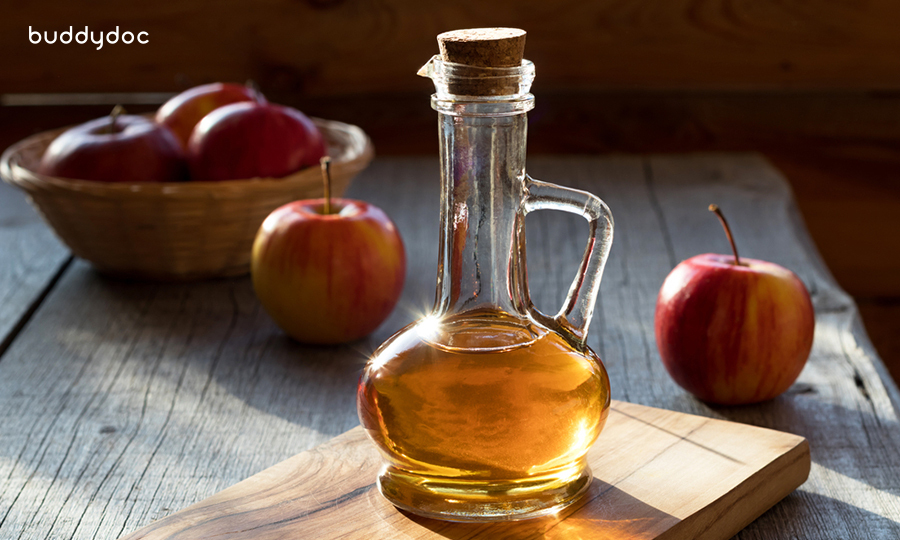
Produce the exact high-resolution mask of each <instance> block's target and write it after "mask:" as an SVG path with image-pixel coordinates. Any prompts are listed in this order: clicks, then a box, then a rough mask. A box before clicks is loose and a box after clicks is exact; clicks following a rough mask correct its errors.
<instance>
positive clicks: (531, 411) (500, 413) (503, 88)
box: [357, 28, 613, 521]
mask: <svg viewBox="0 0 900 540" xmlns="http://www.w3.org/2000/svg"><path fill="white" fill-rule="evenodd" d="M438 40H439V42H440V43H441V48H442V50H444V49H447V50H446V51H445V52H447V56H448V57H447V58H443V57H438V56H435V57H434V58H432V60H431V61H430V62H429V63H428V64H426V65H425V67H423V68H422V70H421V71H420V74H421V75H425V76H427V77H431V78H432V79H433V80H434V83H435V89H436V93H435V94H434V95H433V96H432V100H431V103H432V106H433V107H434V108H435V109H436V110H437V111H438V113H439V118H440V122H439V126H440V148H441V214H440V218H441V241H440V246H439V250H438V276H437V293H436V299H435V305H434V308H433V310H432V312H431V314H430V315H429V316H427V317H425V318H423V319H421V320H420V321H418V322H416V323H413V324H411V325H409V326H407V327H406V328H404V329H403V330H401V331H400V332H398V333H397V334H395V335H394V336H393V337H391V338H390V339H388V340H387V341H386V342H385V343H384V344H383V345H381V347H379V348H378V350H377V351H375V353H374V354H373V355H372V357H371V358H370V359H369V362H368V363H367V364H366V368H365V370H364V371H363V374H362V376H361V378H360V381H359V387H358V390H357V406H358V410H359V418H360V422H361V423H362V425H363V426H364V428H365V429H366V432H367V433H368V435H369V437H370V438H371V439H372V441H373V442H374V443H375V446H376V447H377V448H378V449H379V451H380V452H381V455H382V457H383V458H384V467H383V468H382V470H381V473H380V475H379V478H378V487H379V489H380V491H381V493H382V495H384V496H385V497H386V498H387V499H388V500H389V501H391V502H392V503H393V504H395V505H396V506H398V507H400V508H403V509H405V510H407V511H409V512H412V513H415V514H419V515H423V516H427V517H431V518H437V519H445V520H450V521H496V520H515V519H526V518H531V517H536V516H541V515H546V514H550V513H553V512H556V511H558V510H560V509H561V508H563V507H565V506H566V505H568V504H571V503H572V502H574V501H575V500H577V499H578V497H579V496H580V495H581V494H582V493H584V492H585V491H586V490H587V488H588V486H589V485H590V483H591V471H590V469H589V468H588V465H587V459H586V455H587V452H588V449H589V448H590V447H591V445H592V444H593V443H594V441H595V440H596V438H597V436H598V435H599V434H600V430H601V429H602V428H603V425H604V423H605V422H606V416H607V413H608V411H609V403H610V392H609V378H608V377H607V374H606V370H605V369H604V367H603V364H602V363H601V362H600V359H599V358H598V357H597V355H595V354H594V353H593V352H592V351H591V350H590V348H588V347H587V345H586V344H585V338H586V335H587V329H588V325H589V324H590V320H591V315H592V313H593V309H594V302H595V300H596V297H597V292H598V290H599V286H600V276H601V274H602V273H603V266H604V264H605V263H606V258H607V256H608V255H609V248H610V246H611V244H612V229H613V224H612V216H611V214H610V213H609V209H608V208H607V207H606V205H605V204H604V203H603V201H601V200H600V199H599V198H597V197H596V196H594V195H591V194H590V193H587V192H584V191H578V190H574V189H569V188H565V187H562V186H557V185H554V184H548V183H546V182H539V181H537V180H534V179H532V178H531V177H529V176H528V175H527V174H525V134H526V127H527V117H526V113H527V112H528V111H529V110H530V109H531V108H532V107H533V106H534V96H532V95H531V94H530V93H528V90H529V87H530V85H531V81H532V79H533V77H534V65H533V64H531V62H528V61H527V60H522V57H521V52H522V47H523V46H524V40H525V33H524V32H523V31H521V30H515V29H509V28H494V29H478V30H462V31H458V32H449V33H447V34H442V35H441V36H438ZM470 45H471V46H472V47H474V49H470V48H469V47H468V46H470ZM450 49H452V50H453V51H455V52H452V54H451V51H450ZM469 53H472V54H469ZM470 60H472V61H473V62H477V63H474V64H469V63H468V62H469V61H470ZM544 209H550V210H561V211H564V212H571V213H575V214H579V215H581V216H583V217H584V218H585V219H586V220H587V221H588V225H589V241H588V245H587V248H586V249H585V253H584V257H583V259H582V261H581V267H580V268H579V271H578V275H576V276H575V279H574V280H573V282H572V286H571V287H570V288H569V293H568V295H567V297H566V300H565V303H564V305H563V306H562V309H560V311H559V313H557V314H555V315H552V316H551V315H546V314H544V313H542V312H541V311H540V310H538V309H537V308H536V307H535V306H534V305H533V304H532V302H531V299H530V296H529V292H528V276H527V271H526V270H527V265H526V262H525V247H526V242H525V227H524V223H525V216H526V215H527V214H528V213H529V212H533V211H536V210H544Z"/></svg>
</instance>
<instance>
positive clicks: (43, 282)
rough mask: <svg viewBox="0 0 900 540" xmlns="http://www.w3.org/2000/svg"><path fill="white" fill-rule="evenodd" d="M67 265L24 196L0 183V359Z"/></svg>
mask: <svg viewBox="0 0 900 540" xmlns="http://www.w3.org/2000/svg"><path fill="white" fill-rule="evenodd" d="M68 261H69V252H68V250H66V248H65V247H64V246H63V245H62V244H61V243H60V242H59V240H57V239H56V238H55V237H54V236H53V233H51V232H50V230H49V229H47V227H46V226H44V224H43V223H42V222H41V219H40V217H39V216H38V214H37V212H35V211H34V209H33V208H32V207H31V206H30V205H28V204H27V203H26V201H25V196H24V195H23V194H22V193H21V192H20V191H19V190H17V189H15V188H13V187H12V186H10V185H7V184H6V183H4V182H2V181H0V357H2V355H3V352H4V351H5V350H6V348H7V347H8V346H9V344H10V343H11V342H12V340H13V339H14V338H15V336H16V334H17V333H18V332H19V330H21V328H22V326H23V325H24V324H26V323H27V321H28V318H29V317H30V316H31V314H32V312H33V311H34V310H35V309H37V307H38V305H39V304H40V302H41V300H42V299H43V297H44V294H45V293H46V292H47V291H48V290H49V288H51V287H52V285H53V283H55V281H56V277H57V275H58V274H59V272H60V271H61V270H62V269H63V267H64V266H65V264H66V263H67V262H68Z"/></svg>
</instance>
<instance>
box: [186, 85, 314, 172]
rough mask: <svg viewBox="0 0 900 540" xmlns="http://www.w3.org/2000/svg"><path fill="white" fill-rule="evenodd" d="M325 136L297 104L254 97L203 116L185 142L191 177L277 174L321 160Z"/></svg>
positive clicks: (302, 167) (298, 168)
mask: <svg viewBox="0 0 900 540" xmlns="http://www.w3.org/2000/svg"><path fill="white" fill-rule="evenodd" d="M325 151H326V147H325V140H324V138H323V137H322V134H321V133H320V132H319V130H318V128H317V127H316V125H315V124H313V122H312V120H310V119H309V118H307V117H306V115H304V114H303V113H301V112H300V111H298V110H297V109H293V108H291V107H285V106H282V105H276V104H274V103H269V102H267V101H266V100H265V98H263V97H262V96H258V97H257V99H256V100H255V101H248V102H241V103H232V104H231V105H225V106H224V107H220V108H218V109H216V110H214V111H213V112H211V113H209V114H207V115H206V116H204V117H203V119H202V120H201V121H200V123H199V124H197V126H196V127H195V128H194V132H193V134H192V135H191V140H190V142H189V144H188V163H189V165H190V171H191V179H192V180H207V181H209V180H237V179H245V178H281V177H283V176H287V175H289V174H291V173H294V172H296V171H299V170H300V169H305V168H306V167H310V166H312V165H316V164H317V163H319V160H320V159H321V158H322V157H323V156H325Z"/></svg>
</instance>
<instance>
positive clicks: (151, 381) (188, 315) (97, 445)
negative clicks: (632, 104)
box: [0, 155, 900, 540]
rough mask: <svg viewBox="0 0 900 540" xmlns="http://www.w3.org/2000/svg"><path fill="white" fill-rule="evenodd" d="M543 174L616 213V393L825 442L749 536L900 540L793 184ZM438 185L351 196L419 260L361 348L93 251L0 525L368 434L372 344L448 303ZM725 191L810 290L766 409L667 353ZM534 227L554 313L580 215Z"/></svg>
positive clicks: (854, 336)
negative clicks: (314, 344) (317, 337)
mask: <svg viewBox="0 0 900 540" xmlns="http://www.w3.org/2000/svg"><path fill="white" fill-rule="evenodd" d="M529 171H530V172H531V173H532V174H533V175H534V176H535V177H537V178H542V179H545V180H548V181H553V182H558V183H564V184H568V185H574V186H576V187H583V188H588V189H590V190H592V191H594V192H596V193H597V194H599V195H600V196H601V197H603V198H604V199H606V200H607V202H608V203H609V204H610V207H611V208H612V210H613V212H614V214H615V217H616V226H617V232H616V241H615V244H614V247H613V253H612V256H611V260H610V263H609V265H608V267H607V275H606V277H605V278H604V283H603V286H602V288H601V300H600V303H599V304H598V309H597V312H596V314H595V315H596V316H595V319H594V321H593V326H592V330H591V335H590V337H589V342H590V344H591V346H592V347H594V348H595V350H597V351H598V352H599V353H600V354H601V355H602V357H603V359H604V362H605V363H606V366H607V368H608V369H609V372H610V376H611V380H612V384H613V394H614V397H615V398H617V399H623V400H626V401H633V402H636V403H641V404H645V405H651V406H655V407H661V408H666V409H671V410H677V411H682V412H689V413H695V414H701V415H705V416H711V417H716V418H725V419H730V420H738V421H743V422H748V423H751V424H756V425H760V426H764V427H771V428H775V429H779V430H783V431H790V432H794V433H798V434H800V435H803V436H805V437H807V438H808V439H809V440H810V445H811V451H812V458H813V462H814V463H813V470H812V474H811V477H810V480H809V482H807V484H806V485H805V486H804V487H803V488H801V490H800V491H798V492H797V493H796V494H793V495H791V496H789V497H788V498H787V499H786V500H785V501H783V502H782V503H780V504H778V505H776V507H775V508H773V509H772V510H771V511H769V512H768V513H766V514H765V515H763V516H762V517H761V518H760V519H758V520H756V521H755V522H754V523H752V524H751V525H750V526H749V527H748V528H747V529H746V530H745V531H744V532H742V533H741V534H740V535H739V538H742V539H773V538H785V537H791V536H792V535H793V536H796V537H803V538H824V539H828V538H848V537H853V538H895V537H896V535H897V532H898V531H900V506H898V505H900V502H898V501H900V496H898V495H900V486H898V484H897V482H898V478H897V475H896V472H895V471H896V470H898V466H900V463H898V459H900V458H898V455H900V452H898V449H900V440H898V437H900V430H898V429H897V427H898V419H897V408H896V404H892V403H891V396H892V395H896V388H895V387H894V386H893V383H890V382H885V380H883V378H882V377H879V375H883V374H881V373H879V370H881V369H882V368H881V367H880V363H879V361H878V359H877V357H876V356H874V354H872V352H871V349H870V348H869V346H868V343H867V340H866V338H865V334H864V332H863V331H862V329H861V327H859V326H858V319H857V318H856V315H855V310H854V308H853V304H852V302H851V301H850V300H849V298H848V297H846V295H844V294H843V293H841V292H840V290H839V289H837V288H836V287H835V286H834V283H833V281H832V280H831V278H830V277H829V276H828V274H827V271H825V270H824V268H823V267H821V265H820V263H819V261H818V259H817V257H816V255H815V253H814V251H812V250H811V248H810V247H809V245H808V244H807V243H806V239H805V236H804V235H803V232H802V225H801V224H798V223H797V222H796V215H795V213H794V210H793V205H792V202H791V200H790V197H789V193H788V192H787V191H786V189H785V187H784V182H783V179H781V178H780V177H779V176H778V175H777V174H776V173H774V172H773V171H772V169H771V168H770V167H769V166H768V165H767V164H766V163H765V162H763V161H762V160H760V159H759V158H755V157H747V156H734V155H731V156H720V155H706V156H688V157H668V158H653V159H641V158H637V157H626V156H622V157H610V158H605V159H598V158H565V159H559V158H541V159H533V160H530V161H529ZM437 176H438V166H437V162H436V160H434V159H431V158H427V159H387V160H377V161H376V163H375V164H374V165H373V166H372V167H371V168H370V170H368V171H366V172H365V173H364V174H363V175H362V176H361V177H360V178H359V179H358V181H357V182H356V184H355V185H354V186H353V188H352V191H351V195H355V196H358V197H361V198H366V199H368V200H370V201H372V202H374V203H375V204H378V205H379V206H382V207H383V208H384V209H385V210H386V211H387V212H388V213H389V214H390V215H392V216H393V217H394V218H395V220H396V221H397V225H398V227H399V229H400V231H401V233H402V234H403V235H404V239H405V241H406V245H407V249H408V251H409V261H410V268H409V272H408V279H409V281H408V284H407V287H406V289H405V291H404V296H403V299H402V300H401V304H400V307H399V308H398V310H397V311H396V312H395V313H394V314H393V315H392V317H391V319H390V320H389V321H388V322H387V323H386V324H385V325H384V326H383V327H382V328H381V329H379V331H378V332H376V334H374V335H373V336H371V337H370V338H368V339H366V340H363V341H361V342H359V343H355V344H352V345H349V346H346V347H340V348H307V347H302V346H299V345H297V344H294V343H292V342H290V341H289V340H288V339H286V338H285V337H284V336H283V335H282V334H281V333H280V331H279V330H278V329H277V328H276V327H275V326H274V324H273V323H272V322H271V321H270V320H269V319H268V317H267V316H266V315H265V313H263V312H262V310H261V309H260V307H259V305H258V303H257V301H256V299H255V297H254V296H253V293H252V290H251V287H250V284H249V280H247V279H235V280H219V281H210V282H205V283H199V284H182V285H162V284H158V285H147V284H135V283H126V282H117V281H111V280H108V279H104V278H102V277H100V276H98V275H97V274H95V273H94V272H92V271H91V270H90V269H89V268H88V267H87V265H85V264H83V263H81V262H76V263H75V264H74V265H73V266H72V267H71V268H70V269H69V271H67V272H66V273H65V274H64V275H63V277H62V278H61V280H60V281H59V283H58V284H57V286H56V287H55V288H54V290H53V291H51V293H50V294H49V296H48V297H47V299H46V300H45V302H44V304H43V305H42V307H41V309H39V310H38V311H37V312H36V313H35V315H34V318H33V320H32V322H31V324H29V325H28V326H27V327H26V328H25V329H24V330H23V332H22V333H21V334H20V335H19V336H18V338H17V339H16V340H15V341H14V342H13V344H12V346H11V347H10V348H9V350H8V351H7V353H6V355H5V356H4V358H3V361H2V362H0V537H7V536H12V537H18V538H21V539H23V540H26V539H36V538H47V537H54V538H55V537H61V538H72V539H81V538H85V539H87V538H116V537H119V536H121V535H122V534H124V533H126V532H129V531H133V530H136V529H138V528H140V527H141V526H144V525H146V524H148V523H150V522H151V521H153V520H155V519H158V518H160V517H163V516H165V515H168V514H170V513H172V512H174V511H175V510H178V509H180V508H183V507H186V506H189V505H190V504H193V503H195V502H197V501H199V500H201V499H203V498H205V497H208V496H210V495H211V494H213V493H215V492H217V491H219V490H221V489H224V488H225V487H227V486H229V485H232V484H234V483H236V482H237V481H239V480H242V479H244V478H246V477H248V476H250V475H251V474H253V473H256V472H258V471H260V470H262V469H263V468H265V467H267V466H270V465H272V464H275V463H277V462H279V461H282V460H283V459H286V458H288V457H290V456H292V455H294V454H296V453H297V452H300V451H303V450H306V449H309V448H311V447H313V446H315V445H317V444H319V443H322V442H325V441H326V440H328V439H330V438H331V437H333V436H334V435H337V434H338V433H341V432H344V431H346V430H347V429H349V428H351V427H353V426H354V425H356V423H357V419H356V412H355V404H354V395H355V394H354V391H355V382H356V378H357V376H358V373H359V370H360V368H361V367H362V363H363V362H364V360H365V356H366V354H367V353H368V352H370V351H371V350H373V348H374V347H375V346H377V344H378V343H380V341H381V340H382V339H384V338H385V337H387V336H388V335H389V334H390V333H391V332H393V331H394V330H396V329H398V328H399V327H401V326H402V325H403V324H405V323H406V322H408V321H410V320H412V319H413V318H414V317H416V316H417V315H418V314H421V313H423V312H425V311H426V310H427V309H428V308H429V307H430V304H431V302H432V300H433V289H434V276H435V274H436V271H435V266H436V258H437V257H436V254H437V253H436V252H437V244H436V242H437V234H438V231H437V226H438V223H437V204H438V192H437V187H438V181H437ZM710 197H715V198H716V199H717V200H716V202H717V203H718V204H719V205H720V206H722V207H723V208H724V209H725V210H726V211H728V212H729V217H730V219H731V221H732V222H733V225H734V227H735V229H736V234H737V236H738V242H739V243H740V244H741V245H742V246H743V249H744V250H745V253H746V255H747V256H756V257H759V258H768V259H771V260H774V261H776V262H779V263H782V264H785V265H786V266H788V267H790V268H793V269H794V270H795V271H797V272H798V273H799V274H800V276H801V277H802V278H803V279H804V280H806V281H807V283H808V284H809V285H810V288H811V289H812V291H813V293H814V298H815V305H816V308H817V312H818V314H819V321H818V325H819V326H818V328H817V337H816V343H815V346H814V352H813V356H812V358H811V360H810V363H809V365H808V367H807V369H806V370H805V371H804V372H803V374H802V375H801V379H800V381H799V383H798V384H797V385H795V387H793V388H792V389H791V390H790V391H789V392H788V393H787V394H785V395H784V396H782V397H780V398H778V399H776V400H773V401H772V402H770V403H767V404H763V405H760V406H753V407H742V408H713V407H710V406H707V405H705V404H703V403H701V402H699V401H697V400H695V399H693V398H692V397H690V396H689V395H687V394H685V393H684V392H683V391H682V390H681V389H680V388H678V387H677V386H676V385H675V384H674V383H673V382H672V381H671V380H670V379H669V378H668V376H667V374H666V373H665V371H664V369H663V367H662V365H661V363H660V362H659V360H658V356H657V353H656V347H655V343H654V340H653V327H652V314H653V307H654V303H655V298H656V292H657V291H658V288H659V286H660V284H661V283H662V279H663V278H664V277H665V275H666V274H667V273H668V271H669V270H670V269H671V267H672V266H673V265H674V263H675V262H677V261H678V260H680V259H683V258H685V257H687V256H690V255H693V254H696V253H701V252H704V251H722V250H724V249H725V247H726V246H725V244H724V240H723V239H722V238H721V236H720V235H721V232H720V230H719V228H718V225H717V224H716V223H715V220H714V219H713V218H712V217H711V216H710V215H709V214H708V212H707V211H706V205H707V204H708V203H709V202H711V201H710V200H709V198H710ZM695 208H696V210H695ZM710 220H711V221H710ZM798 227H800V228H798ZM528 232H529V234H530V235H532V236H531V238H530V241H529V258H528V260H529V269H530V278H531V286H532V291H533V293H534V295H535V298H536V299H537V300H538V304H539V305H546V306H548V307H549V306H556V305H558V302H559V299H560V298H561V296H562V294H564V291H565V288H566V287H567V286H568V283H569V281H570V280H571V277H572V275H573V273H574V266H575V265H576V264H577V259H578V257H579V256H580V251H581V249H582V247H583V246H582V238H583V236H582V235H584V234H585V233H584V225H583V223H581V222H579V220H577V219H575V220H572V219H570V218H569V217H565V216H556V215H554V214H553V213H548V212H540V213H536V214H535V215H534V216H533V218H532V217H530V218H529V224H528Z"/></svg>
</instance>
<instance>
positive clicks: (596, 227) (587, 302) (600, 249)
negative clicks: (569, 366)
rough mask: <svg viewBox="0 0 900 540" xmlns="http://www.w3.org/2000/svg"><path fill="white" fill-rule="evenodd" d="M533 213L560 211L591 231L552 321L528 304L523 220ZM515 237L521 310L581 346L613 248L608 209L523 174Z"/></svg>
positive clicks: (592, 197) (596, 200) (590, 196)
mask: <svg viewBox="0 0 900 540" xmlns="http://www.w3.org/2000/svg"><path fill="white" fill-rule="evenodd" d="M535 210H561V211H563V212H569V213H571V214H580V215H582V216H584V218H585V219H586V220H587V221H588V225H589V227H590V236H589V238H588V243H587V247H586V248H585V250H584V257H583V258H582V260H581V266H580V267H579V269H578V274H577V275H576V276H575V279H574V280H573V281H572V285H571V286H570V287H569V294H568V295H567V296H566V300H565V303H564V304H563V306H562V309H560V310H559V313H557V314H556V315H555V316H553V317H550V316H548V315H546V314H544V313H542V312H541V311H540V310H539V309H537V308H536V307H535V306H534V304H533V303H532V302H531V296H530V293H529V291H528V285H527V283H528V282H527V280H526V279H525V278H526V276H525V272H526V264H525V216H526V215H528V214H529V213H531V212H533V211H535ZM516 235H517V247H518V256H519V272H520V276H519V277H520V279H519V283H520V284H521V286H520V289H521V294H522V303H523V307H524V308H525V310H526V311H527V312H528V313H529V314H530V315H531V316H532V317H534V318H535V320H537V321H538V322H540V323H542V324H544V325H545V326H548V327H550V328H551V329H554V330H557V331H559V332H562V333H564V334H569V335H570V336H571V337H573V338H574V339H575V340H576V342H578V343H579V344H581V345H584V344H585V341H586V339H587V331H588V325H589V324H590V322H591V316H592V315H593V313H594V304H595V303H596V300H597V292H598V291H599V289H600V278H601V277H602V275H603V267H604V266H605V265H606V259H607V257H608V256H609V249H610V247H611V246H612V239H613V218H612V213H610V211H609V207H607V206H606V203H604V202H603V201H602V200H601V199H600V198H599V197H597V196H596V195H593V194H591V193H588V192H586V191H581V190H578V189H572V188H567V187H563V186H558V185H556V184H550V183H547V182H541V181H540V180H535V179H534V178H531V177H530V176H528V175H527V174H526V175H525V198H524V204H523V206H522V211H521V212H520V214H519V220H518V227H517V230H516Z"/></svg>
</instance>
